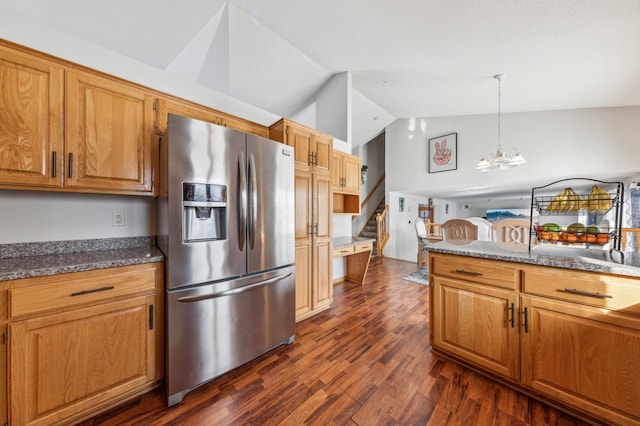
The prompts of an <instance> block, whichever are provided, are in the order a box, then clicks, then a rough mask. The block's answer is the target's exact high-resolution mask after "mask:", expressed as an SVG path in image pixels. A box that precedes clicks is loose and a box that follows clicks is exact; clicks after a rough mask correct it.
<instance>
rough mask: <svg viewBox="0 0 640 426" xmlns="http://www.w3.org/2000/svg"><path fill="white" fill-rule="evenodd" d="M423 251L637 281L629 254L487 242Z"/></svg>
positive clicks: (636, 260) (638, 266)
mask: <svg viewBox="0 0 640 426" xmlns="http://www.w3.org/2000/svg"><path fill="white" fill-rule="evenodd" d="M425 248H426V249H427V250H429V251H432V252H434V253H448V254H457V255H463V256H471V257H480V258H484V259H495V260H504V261H507V262H518V263H527V264H531V265H541V266H553V267H557V268H566V269H576V270H580V271H592V272H604V273H608V274H617V275H626V276H631V277H640V254H639V253H632V252H618V251H613V252H609V250H593V249H586V248H571V247H557V246H550V245H538V246H534V247H532V249H531V251H529V250H528V246H527V245H524V244H509V243H496V242H490V241H443V242H439V243H435V244H426V245H425Z"/></svg>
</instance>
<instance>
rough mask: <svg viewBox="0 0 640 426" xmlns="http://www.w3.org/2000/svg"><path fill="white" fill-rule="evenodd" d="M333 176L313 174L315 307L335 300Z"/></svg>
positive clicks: (321, 306)
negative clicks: (332, 236)
mask: <svg viewBox="0 0 640 426" xmlns="http://www.w3.org/2000/svg"><path fill="white" fill-rule="evenodd" d="M332 200H333V197H332V195H331V177H330V176H329V174H328V173H327V174H314V175H313V217H314V221H313V222H314V224H315V228H314V234H315V235H314V237H313V268H314V273H313V307H314V309H319V308H323V307H326V306H328V305H329V304H331V301H332V300H333V277H332V272H331V270H332V268H331V266H332V265H331V262H332V253H333V250H332V245H331V218H332V216H331V215H332V207H331V206H332V204H331V203H332Z"/></svg>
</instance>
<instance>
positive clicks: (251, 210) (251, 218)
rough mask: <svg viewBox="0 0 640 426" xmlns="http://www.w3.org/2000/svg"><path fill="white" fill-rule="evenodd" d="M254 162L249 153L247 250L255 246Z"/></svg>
mask: <svg viewBox="0 0 640 426" xmlns="http://www.w3.org/2000/svg"><path fill="white" fill-rule="evenodd" d="M256 184H257V182H256V161H255V158H254V156H253V153H249V248H250V249H251V250H253V247H254V246H255V244H256V227H257V225H258V188H257V187H256Z"/></svg>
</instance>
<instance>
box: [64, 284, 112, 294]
mask: <svg viewBox="0 0 640 426" xmlns="http://www.w3.org/2000/svg"><path fill="white" fill-rule="evenodd" d="M114 288H115V287H114V286H112V285H111V286H109V287H101V288H95V289H93V290H82V291H77V292H75V293H71V296H82V295H84V294H90V293H98V292H100V291H107V290H113V289H114Z"/></svg>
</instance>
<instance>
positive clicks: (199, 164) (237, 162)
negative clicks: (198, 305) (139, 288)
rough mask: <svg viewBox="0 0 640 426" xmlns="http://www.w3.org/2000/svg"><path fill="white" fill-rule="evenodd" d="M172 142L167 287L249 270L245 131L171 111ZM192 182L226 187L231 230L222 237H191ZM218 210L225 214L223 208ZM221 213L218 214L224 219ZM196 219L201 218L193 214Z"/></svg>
mask: <svg viewBox="0 0 640 426" xmlns="http://www.w3.org/2000/svg"><path fill="white" fill-rule="evenodd" d="M167 145H168V146H167V151H168V152H167V159H166V161H167V168H168V172H167V174H168V180H167V182H168V199H169V200H170V202H169V203H167V207H166V208H167V209H168V222H169V224H168V232H167V234H168V235H167V237H166V238H167V239H168V244H167V247H166V249H165V250H167V251H168V253H165V254H166V255H167V264H166V270H167V287H168V288H178V287H183V286H188V285H195V284H200V283H202V282H209V281H216V280H222V279H227V278H231V277H236V276H240V275H243V274H245V273H246V268H247V262H246V244H245V243H244V239H245V233H246V231H245V229H244V227H243V226H242V225H243V217H244V216H243V212H244V214H245V215H246V207H247V206H246V198H244V197H243V196H242V192H243V191H244V192H246V156H245V134H244V133H242V132H238V131H236V130H232V129H228V128H226V127H222V126H216V125H214V124H210V123H206V122H203V121H199V120H193V119H189V118H185V117H179V116H175V115H171V114H170V115H169V133H168V141H167ZM243 182H245V183H244V184H243ZM185 183H187V185H185ZM188 183H193V184H198V183H203V184H209V185H208V187H217V186H218V185H219V186H221V187H224V190H225V191H226V199H225V203H224V215H225V217H224V222H225V223H224V226H225V227H226V229H225V230H220V231H218V232H217V233H216V235H217V236H218V239H211V240H197V239H196V240H192V241H188V240H189V238H186V237H185V235H184V232H185V229H187V228H186V226H185V223H184V222H185V221H186V220H187V219H188V216H189V213H193V212H190V209H193V208H194V206H192V205H190V204H193V203H191V202H189V201H184V200H185V194H184V191H185V188H189V187H194V185H188ZM195 186H197V185H195ZM186 199H187V200H189V199H190V197H189V196H187V197H186ZM218 204H220V203H218ZM216 205H217V204H216ZM217 213H220V214H222V210H220V211H217ZM220 214H219V215H218V218H217V219H218V220H219V221H220V222H222V220H221V219H220ZM191 216H194V215H191ZM191 220H192V221H193V220H198V219H193V217H192V218H191ZM218 225H219V226H222V224H218ZM219 236H224V238H221V237H219Z"/></svg>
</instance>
